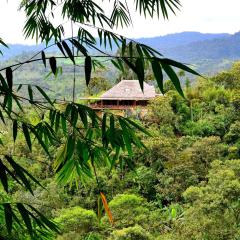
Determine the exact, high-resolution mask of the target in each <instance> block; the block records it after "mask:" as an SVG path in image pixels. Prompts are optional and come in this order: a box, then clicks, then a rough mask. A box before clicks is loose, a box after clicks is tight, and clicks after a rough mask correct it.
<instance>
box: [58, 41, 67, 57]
mask: <svg viewBox="0 0 240 240" xmlns="http://www.w3.org/2000/svg"><path fill="white" fill-rule="evenodd" d="M57 46H58V48H59V50H60V51H61V53H62V54H63V56H64V57H67V56H66V54H65V52H64V50H63V47H62V45H61V43H59V42H58V43H57Z"/></svg>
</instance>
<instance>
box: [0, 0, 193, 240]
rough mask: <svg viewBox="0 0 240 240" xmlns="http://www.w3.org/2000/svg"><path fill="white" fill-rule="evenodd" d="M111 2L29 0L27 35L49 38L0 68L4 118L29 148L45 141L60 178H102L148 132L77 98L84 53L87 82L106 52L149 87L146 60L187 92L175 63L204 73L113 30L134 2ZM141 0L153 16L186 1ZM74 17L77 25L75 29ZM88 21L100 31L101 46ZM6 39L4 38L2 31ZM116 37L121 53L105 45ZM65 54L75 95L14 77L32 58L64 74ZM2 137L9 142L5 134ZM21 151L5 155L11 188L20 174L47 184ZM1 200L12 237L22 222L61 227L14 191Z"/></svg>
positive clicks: (24, 5)
mask: <svg viewBox="0 0 240 240" xmlns="http://www.w3.org/2000/svg"><path fill="white" fill-rule="evenodd" d="M111 3H113V5H112V8H111V11H110V14H107V13H105V11H104V10H103V9H102V8H101V6H100V4H97V3H96V2H95V1H92V0H89V1H79V0H60V1H57V0H50V1H49V0H22V1H21V6H20V9H21V10H22V11H24V12H25V14H26V24H25V26H24V29H23V30H24V35H25V37H27V38H35V39H36V40H37V41H41V42H44V43H46V47H45V49H43V50H42V51H40V52H38V53H36V54H35V55H34V56H32V57H31V58H30V59H28V60H27V61H24V62H20V63H16V64H13V65H11V66H7V67H4V68H2V69H0V72H1V74H0V81H1V85H0V95H1V102H0V118H1V120H2V122H3V123H4V124H6V125H7V126H10V127H9V129H10V130H11V132H12V142H13V145H14V142H15V141H16V140H17V139H18V138H19V137H20V138H24V139H25V142H26V145H27V146H28V149H29V151H30V152H31V151H32V150H33V148H34V147H37V148H40V147H41V148H42V149H43V150H44V151H45V157H46V158H48V159H49V162H50V161H51V162H52V167H53V170H54V173H55V174H56V177H57V180H58V182H59V183H61V184H72V183H73V182H77V181H86V179H87V178H89V177H91V178H92V177H95V178H96V179H97V168H98V167H99V166H110V168H112V167H113V166H114V165H115V163H116V159H117V158H118V157H119V155H120V153H121V152H123V151H125V150H127V152H128V153H129V154H130V155H131V154H132V146H133V145H135V146H137V147H139V148H141V147H142V146H143V144H142V143H141V141H140V140H139V138H138V137H137V136H136V134H135V132H136V131H142V132H144V133H147V132H146V130H145V129H143V128H142V127H141V126H139V125H137V124H136V123H135V122H133V121H132V120H130V119H126V118H123V117H119V116H115V115H113V114H111V113H104V114H103V117H99V116H98V115H97V114H96V113H95V112H94V111H93V110H92V109H91V108H89V107H87V106H84V105H81V104H78V103H76V101H75V100H76V97H75V96H76V93H75V84H76V78H75V73H76V68H77V67H79V66H78V64H77V59H78V58H80V59H83V62H84V64H83V67H84V70H85V79H86V85H89V82H90V80H91V73H92V71H93V70H94V68H95V67H96V66H99V65H101V61H100V60H99V59H103V60H104V61H105V60H106V59H107V60H108V61H111V62H112V64H113V65H114V66H116V67H117V68H119V69H122V66H123V63H125V64H127V65H128V66H129V68H130V69H132V71H133V72H135V74H136V75H137V77H138V79H139V83H140V86H141V87H142V89H143V81H144V64H145V63H147V62H148V63H149V65H151V67H152V71H153V73H154V76H155V78H156V81H157V84H158V86H159V88H160V90H161V91H163V87H162V86H163V74H162V71H164V72H165V73H166V74H167V75H168V76H169V78H170V79H171V81H172V83H173V85H174V86H175V88H176V89H177V91H178V92H179V93H180V94H181V95H182V96H183V91H182V88H181V85H180V81H179V78H178V76H177V74H176V73H175V72H174V70H173V68H172V67H177V68H179V69H182V70H185V71H187V72H190V73H193V74H197V73H196V72H195V71H193V70H192V69H190V68H189V67H187V66H186V65H183V64H181V63H179V62H176V61H173V60H170V59H167V58H164V57H162V55H161V54H160V53H159V52H158V51H156V50H154V49H152V48H151V47H148V46H146V45H143V44H141V43H137V42H136V41H134V40H131V39H127V38H125V37H123V36H120V35H118V34H115V33H114V32H112V31H109V30H107V29H108V28H118V27H120V26H127V27H128V26H129V25H130V24H131V16H130V13H129V10H128V5H127V2H126V1H125V2H124V1H119V0H113V1H111ZM134 4H135V6H136V11H137V12H139V13H140V14H141V15H142V16H149V17H151V18H152V17H154V16H155V15H157V16H158V17H159V16H160V15H161V14H162V15H163V17H164V18H168V12H169V10H170V11H172V12H175V10H176V9H178V8H179V7H180V2H179V0H172V1H168V0H150V1H145V0H140V1H135V3H134ZM59 12H60V14H58V13H59ZM57 16H58V17H60V18H62V20H64V21H69V22H70V24H71V26H72V32H73V34H72V36H71V37H70V38H67V39H64V32H65V28H66V26H65V25H63V24H59V25H57V26H55V25H54V23H53V22H54V20H55V19H56V17H57ZM60 21H61V20H60ZM73 25H76V26H78V27H77V28H78V29H77V34H76V36H75V35H74V28H73ZM89 29H93V30H95V31H96V32H97V35H98V37H99V40H100V47H99V46H98V45H97V41H96V39H95V37H94V36H93V34H92V33H91V32H90V30H89ZM127 43H128V44H129V45H130V46H131V44H133V43H135V44H136V48H137V51H138V53H139V56H138V57H134V56H133V53H132V50H131V47H129V49H128V52H127V54H126V52H125V51H126V45H127ZM0 44H2V45H5V43H4V42H3V41H2V39H0ZM113 44H114V45H116V46H118V47H120V48H121V49H122V51H121V55H120V56H115V55H111V54H108V53H107V52H106V51H105V50H106V48H107V47H110V49H111V48H112V46H113ZM53 46H57V47H58V48H59V51H60V52H61V55H60V56H59V55H58V56H52V55H48V53H47V51H46V50H48V49H50V48H51V47H53ZM89 49H94V50H95V51H97V52H98V54H99V55H91V52H90V50H89ZM62 58H69V59H70V60H71V61H72V63H73V71H74V76H73V86H72V101H71V102H66V101H64V99H60V100H59V99H58V100H56V99H52V98H49V96H48V94H47V93H46V92H45V90H44V87H41V86H38V85H31V84H20V85H16V84H15V82H14V77H15V75H16V74H17V70H18V69H19V68H21V67H22V66H23V65H25V64H28V63H30V62H38V61H42V63H43V67H50V69H51V72H52V74H53V75H54V76H58V74H59V73H61V71H62V68H61V66H58V62H57V61H58V60H59V59H62ZM132 60H134V61H132ZM26 92H27V94H26ZM30 112H31V113H34V116H35V119H34V121H32V119H29V117H28V116H29V113H30ZM3 145H4V146H6V145H5V143H4V142H3ZM53 149H54V150H53ZM19 158H20V156H19V155H16V154H15V153H14V148H13V149H10V150H9V151H8V152H7V153H6V154H4V155H3V156H2V157H1V160H0V170H1V175H0V178H1V182H2V186H3V188H4V190H5V191H6V192H7V193H9V183H10V181H14V182H15V184H19V185H21V186H22V187H23V188H25V189H26V190H28V191H29V192H30V193H31V194H34V189H33V186H34V185H39V186H42V185H41V183H40V182H39V181H38V180H37V179H36V178H35V177H34V176H33V175H31V174H30V173H29V171H28V170H27V168H24V167H23V166H22V165H21V164H19ZM100 192H101V189H99V193H100ZM101 196H102V201H103V205H104V206H105V208H106V209H107V205H106V199H105V196H104V194H103V193H101ZM1 206H2V208H1V210H2V211H1V217H2V219H4V220H3V222H4V224H3V226H4V228H5V229H6V232H7V235H8V236H9V237H10V238H11V236H12V234H13V232H17V226H18V227H20V228H22V229H24V231H26V232H28V233H29V235H30V237H31V238H32V239H41V238H44V237H45V236H47V234H51V231H56V232H58V231H59V228H58V227H57V226H56V225H55V223H53V222H52V221H49V220H48V219H47V218H46V217H44V215H43V214H42V213H41V212H40V211H39V210H38V209H37V208H35V207H33V206H32V205H30V204H24V203H21V202H17V203H15V202H13V201H11V200H9V199H8V200H6V201H3V202H2V204H1Z"/></svg>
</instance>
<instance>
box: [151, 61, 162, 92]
mask: <svg viewBox="0 0 240 240" xmlns="http://www.w3.org/2000/svg"><path fill="white" fill-rule="evenodd" d="M151 64H152V70H153V74H154V76H155V78H156V81H157V84H158V87H159V89H160V90H161V92H162V94H164V89H163V73H162V68H161V65H160V63H159V61H158V59H156V58H154V59H153V61H152V63H151Z"/></svg>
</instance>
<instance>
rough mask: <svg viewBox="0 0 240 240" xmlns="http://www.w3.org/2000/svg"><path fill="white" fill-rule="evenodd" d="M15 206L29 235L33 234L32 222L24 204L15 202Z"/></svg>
mask: <svg viewBox="0 0 240 240" xmlns="http://www.w3.org/2000/svg"><path fill="white" fill-rule="evenodd" d="M17 208H18V211H19V212H20V214H21V216H22V219H23V221H24V223H25V225H26V227H27V229H28V232H29V234H30V236H33V228H32V222H31V219H30V217H29V213H28V210H27V209H26V208H25V207H24V205H23V204H22V203H17Z"/></svg>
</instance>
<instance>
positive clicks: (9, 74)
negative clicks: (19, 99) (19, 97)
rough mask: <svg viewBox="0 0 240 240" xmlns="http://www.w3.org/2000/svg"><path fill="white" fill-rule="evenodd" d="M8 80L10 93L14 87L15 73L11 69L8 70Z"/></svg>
mask: <svg viewBox="0 0 240 240" xmlns="http://www.w3.org/2000/svg"><path fill="white" fill-rule="evenodd" d="M6 78H7V83H8V88H9V89H10V91H12V87H13V72H12V69H11V68H10V67H7V68H6Z"/></svg>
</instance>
